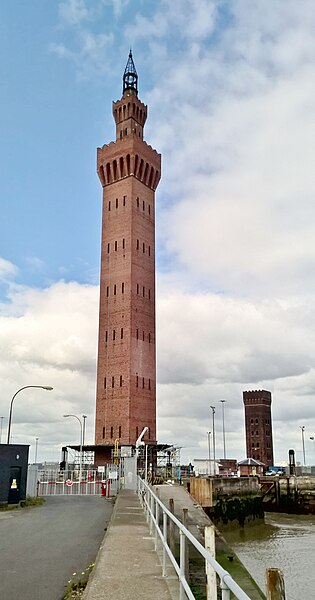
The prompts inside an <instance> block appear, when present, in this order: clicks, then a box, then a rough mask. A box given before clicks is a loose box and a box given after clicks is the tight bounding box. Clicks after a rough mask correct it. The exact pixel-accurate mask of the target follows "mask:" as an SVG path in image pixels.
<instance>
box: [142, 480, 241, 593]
mask: <svg viewBox="0 0 315 600" xmlns="http://www.w3.org/2000/svg"><path fill="white" fill-rule="evenodd" d="M138 494H139V497H140V500H141V503H142V506H143V508H144V510H145V511H146V514H147V519H148V522H149V525H150V533H151V534H152V533H153V530H155V549H157V543H158V539H160V540H161V542H162V548H163V559H162V569H163V577H166V576H167V557H168V558H169V559H170V561H171V563H172V565H173V567H174V569H175V572H176V574H177V576H178V579H179V587H180V592H179V600H184V599H185V598H188V599H189V600H195V596H194V594H193V592H192V591H191V589H190V586H189V583H188V581H187V579H186V573H185V548H186V541H187V540H188V541H189V542H190V543H191V544H192V545H193V546H194V547H195V548H196V549H197V550H198V552H199V553H200V554H201V556H202V557H203V558H204V559H205V565H206V571H207V574H208V575H209V574H210V577H208V584H207V585H208V595H207V597H209V598H210V597H211V598H212V597H216V596H214V595H213V588H211V587H210V584H209V579H211V575H214V576H215V579H216V575H218V576H219V579H220V588H221V598H222V600H231V592H232V593H233V594H234V597H235V598H237V600H250V598H249V596H247V594H246V593H245V592H244V591H243V590H242V589H241V588H240V587H239V585H238V584H237V583H236V581H234V579H233V578H232V577H231V575H230V574H229V573H228V571H226V570H225V569H223V568H222V567H221V565H220V564H219V563H218V562H217V561H216V560H215V558H213V556H212V555H211V554H210V553H209V552H208V550H206V548H204V547H203V546H202V545H201V544H200V543H199V542H198V540H196V538H195V537H194V536H193V535H192V534H191V533H190V531H188V529H186V527H185V526H184V525H183V524H182V523H181V522H180V521H179V520H178V519H177V518H176V517H175V516H174V515H173V514H172V513H171V512H170V511H169V510H168V509H167V508H166V507H165V506H164V504H163V503H162V502H161V500H160V499H159V498H158V497H157V496H156V494H155V493H154V492H153V490H152V489H151V488H150V487H149V485H147V484H146V483H145V482H144V481H143V479H141V478H140V477H138ZM170 522H172V523H173V526H175V527H176V528H177V530H178V533H179V562H177V560H176V558H175V556H174V555H173V553H172V551H171V549H170V546H169V543H168V535H167V534H168V529H169V524H170ZM212 581H213V577H212ZM215 585H216V584H215Z"/></svg>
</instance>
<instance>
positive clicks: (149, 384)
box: [148, 378, 151, 390]
mask: <svg viewBox="0 0 315 600" xmlns="http://www.w3.org/2000/svg"><path fill="white" fill-rule="evenodd" d="M148 387H149V390H150V389H151V379H150V378H149V380H148Z"/></svg>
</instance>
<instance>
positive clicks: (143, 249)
mask: <svg viewBox="0 0 315 600" xmlns="http://www.w3.org/2000/svg"><path fill="white" fill-rule="evenodd" d="M142 252H143V254H144V253H145V243H144V242H143V244H142Z"/></svg>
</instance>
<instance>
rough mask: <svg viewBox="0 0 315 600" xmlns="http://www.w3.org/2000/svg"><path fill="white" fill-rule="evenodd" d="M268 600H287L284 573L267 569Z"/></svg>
mask: <svg viewBox="0 0 315 600" xmlns="http://www.w3.org/2000/svg"><path fill="white" fill-rule="evenodd" d="M266 583H267V600H285V587H284V578H283V573H282V571H280V570H279V569H266Z"/></svg>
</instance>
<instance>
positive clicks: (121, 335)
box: [120, 327, 124, 340]
mask: <svg viewBox="0 0 315 600" xmlns="http://www.w3.org/2000/svg"><path fill="white" fill-rule="evenodd" d="M123 337H124V328H123V327H121V329H120V339H121V340H122V339H123Z"/></svg>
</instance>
